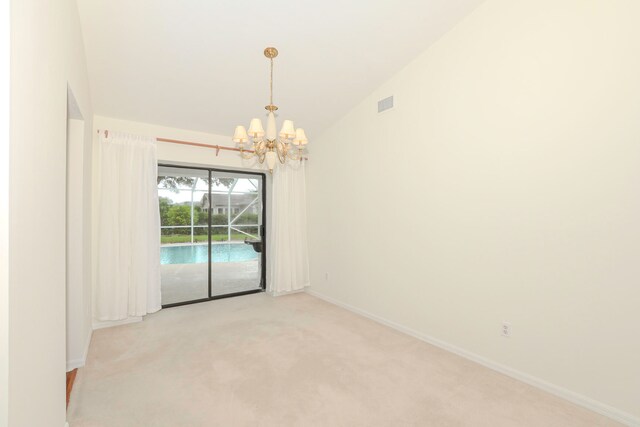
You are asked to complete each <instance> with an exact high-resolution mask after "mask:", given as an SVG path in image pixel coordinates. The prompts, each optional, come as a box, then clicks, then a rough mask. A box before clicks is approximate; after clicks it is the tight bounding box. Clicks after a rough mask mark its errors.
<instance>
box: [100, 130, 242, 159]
mask: <svg viewBox="0 0 640 427" xmlns="http://www.w3.org/2000/svg"><path fill="white" fill-rule="evenodd" d="M99 133H100V129H98V134H99ZM104 136H105V137H107V138H108V137H109V131H108V130H105V131H104ZM156 141H158V142H169V143H171V144H182V145H192V146H194V147H204V148H211V149H215V150H216V156H217V155H218V153H220V150H228V151H240V149H239V148H235V147H227V146H224V145H211V144H202V143H200V142H191V141H181V140H179V139H169V138H157V137H156ZM242 151H245V152H247V153H253V150H242Z"/></svg>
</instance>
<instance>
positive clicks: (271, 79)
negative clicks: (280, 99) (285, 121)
mask: <svg viewBox="0 0 640 427" xmlns="http://www.w3.org/2000/svg"><path fill="white" fill-rule="evenodd" d="M269 104H271V105H273V58H271V76H270V77H269Z"/></svg>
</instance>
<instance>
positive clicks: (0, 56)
mask: <svg viewBox="0 0 640 427" xmlns="http://www.w3.org/2000/svg"><path fill="white" fill-rule="evenodd" d="M10 28H11V19H10V14H9V2H3V3H2V5H1V6H0V100H2V101H1V103H0V427H7V425H8V423H9V415H8V411H9V404H8V394H9V107H10V100H9V88H10V80H9V71H10V67H9V63H10Z"/></svg>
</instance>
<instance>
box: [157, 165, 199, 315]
mask: <svg viewBox="0 0 640 427" xmlns="http://www.w3.org/2000/svg"><path fill="white" fill-rule="evenodd" d="M208 193H209V171H207V170H200V169H188V168H178V167H167V166H159V167H158V196H159V200H160V226H161V232H160V234H161V238H160V242H161V247H160V280H161V286H162V305H168V304H178V303H184V302H188V301H194V300H201V299H206V298H208V297H209V268H208V265H209V251H208V249H209V245H208V243H209V216H208V213H206V212H204V211H203V209H202V200H203V198H204V197H205V196H206V195H207V194H208Z"/></svg>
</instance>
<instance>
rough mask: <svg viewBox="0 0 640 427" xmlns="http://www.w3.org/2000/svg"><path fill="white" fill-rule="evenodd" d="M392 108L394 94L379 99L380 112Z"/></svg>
mask: <svg viewBox="0 0 640 427" xmlns="http://www.w3.org/2000/svg"><path fill="white" fill-rule="evenodd" d="M391 108H393V95H392V96H389V97H387V98H385V99H381V100H380V101H378V113H382V112H383V111H387V110H389V109H391Z"/></svg>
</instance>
